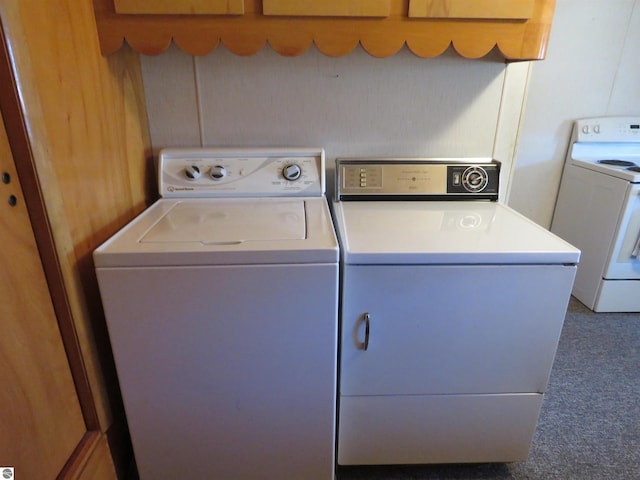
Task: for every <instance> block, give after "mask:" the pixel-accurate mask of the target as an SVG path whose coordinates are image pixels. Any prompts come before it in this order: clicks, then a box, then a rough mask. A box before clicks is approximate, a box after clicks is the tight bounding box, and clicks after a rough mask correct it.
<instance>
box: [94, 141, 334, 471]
mask: <svg viewBox="0 0 640 480" xmlns="http://www.w3.org/2000/svg"><path fill="white" fill-rule="evenodd" d="M158 171H159V191H160V194H161V198H160V199H159V200H157V201H156V203H154V204H153V205H152V206H150V207H149V208H148V209H147V210H146V211H144V212H143V213H142V214H141V215H140V216H138V217H137V218H136V219H135V220H133V221H132V222H131V223H129V224H128V225H127V226H125V227H124V228H123V229H122V230H121V231H120V232H118V233H117V234H116V235H115V236H113V237H112V238H111V239H109V240H108V241H107V242H106V243H105V244H103V245H102V246H100V247H99V248H98V249H97V250H96V251H95V252H94V261H95V267H96V273H97V277H98V283H99V287H100V294H101V297H102V302H103V305H104V311H105V315H106V322H107V327H108V331H109V337H110V340H111V346H112V349H113V356H114V359H115V364H116V369H117V373H118V379H119V382H120V388H121V391H122V398H123V401H124V407H125V411H126V416H127V421H128V424H129V430H130V433H131V439H132V443H133V449H134V454H135V460H136V463H137V468H138V471H139V475H140V478H141V479H142V480H157V479H161V478H165V479H169V478H189V479H243V480H247V479H266V478H304V479H318V480H320V479H322V480H326V479H332V478H333V477H334V449H335V420H336V418H335V417H336V406H335V395H336V372H337V308H338V303H337V302H338V260H339V258H338V256H339V250H338V243H337V240H336V235H335V231H334V229H333V225H332V221H331V217H330V213H329V207H328V203H327V199H326V197H325V165H324V152H323V151H322V149H306V148H305V149H286V148H282V149H242V150H239V149H168V150H163V151H162V152H161V153H160V156H159V168H158Z"/></svg>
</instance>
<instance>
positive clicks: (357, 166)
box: [336, 158, 500, 200]
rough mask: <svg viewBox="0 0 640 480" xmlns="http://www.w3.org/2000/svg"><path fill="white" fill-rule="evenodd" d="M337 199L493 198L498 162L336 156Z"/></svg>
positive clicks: (498, 168)
mask: <svg viewBox="0 0 640 480" xmlns="http://www.w3.org/2000/svg"><path fill="white" fill-rule="evenodd" d="M336 172H337V173H336V192H337V198H338V199H339V200H378V199H383V200H393V199H399V200H407V199H414V198H415V199H419V200H456V199H464V200H497V199H498V185H499V179H500V163H499V162H497V161H496V160H491V159H428V158H424V159H398V158H385V159H380V158H377V159H366V158H352V159H338V160H336Z"/></svg>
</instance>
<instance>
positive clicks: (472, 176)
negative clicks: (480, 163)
mask: <svg viewBox="0 0 640 480" xmlns="http://www.w3.org/2000/svg"><path fill="white" fill-rule="evenodd" d="M488 183H489V175H488V174H487V171H486V170H485V169H484V168H482V167H469V168H467V169H466V170H465V171H464V173H463V174H462V185H463V186H464V188H465V189H466V190H467V191H468V192H472V193H476V192H481V191H482V190H484V189H485V187H486V186H487V184H488Z"/></svg>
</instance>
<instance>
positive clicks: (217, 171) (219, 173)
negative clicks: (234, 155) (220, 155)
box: [211, 165, 227, 180]
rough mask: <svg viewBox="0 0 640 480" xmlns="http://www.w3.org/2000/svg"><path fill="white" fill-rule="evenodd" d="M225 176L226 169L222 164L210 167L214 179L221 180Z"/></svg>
mask: <svg viewBox="0 0 640 480" xmlns="http://www.w3.org/2000/svg"><path fill="white" fill-rule="evenodd" d="M226 176H227V169H226V168H224V167H223V166H222V165H216V166H215V167H211V178H213V179H214V180H222V179H223V178H224V177H226Z"/></svg>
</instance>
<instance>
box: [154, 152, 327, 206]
mask: <svg viewBox="0 0 640 480" xmlns="http://www.w3.org/2000/svg"><path fill="white" fill-rule="evenodd" d="M158 172H159V175H158V178H159V181H158V188H159V191H160V195H161V196H163V197H253V196H307V197H311V196H321V195H324V193H325V166H324V151H323V150H322V149H321V148H265V149H231V148H217V149H215V148H191V149H164V150H162V151H161V152H160V157H159V164H158Z"/></svg>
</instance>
